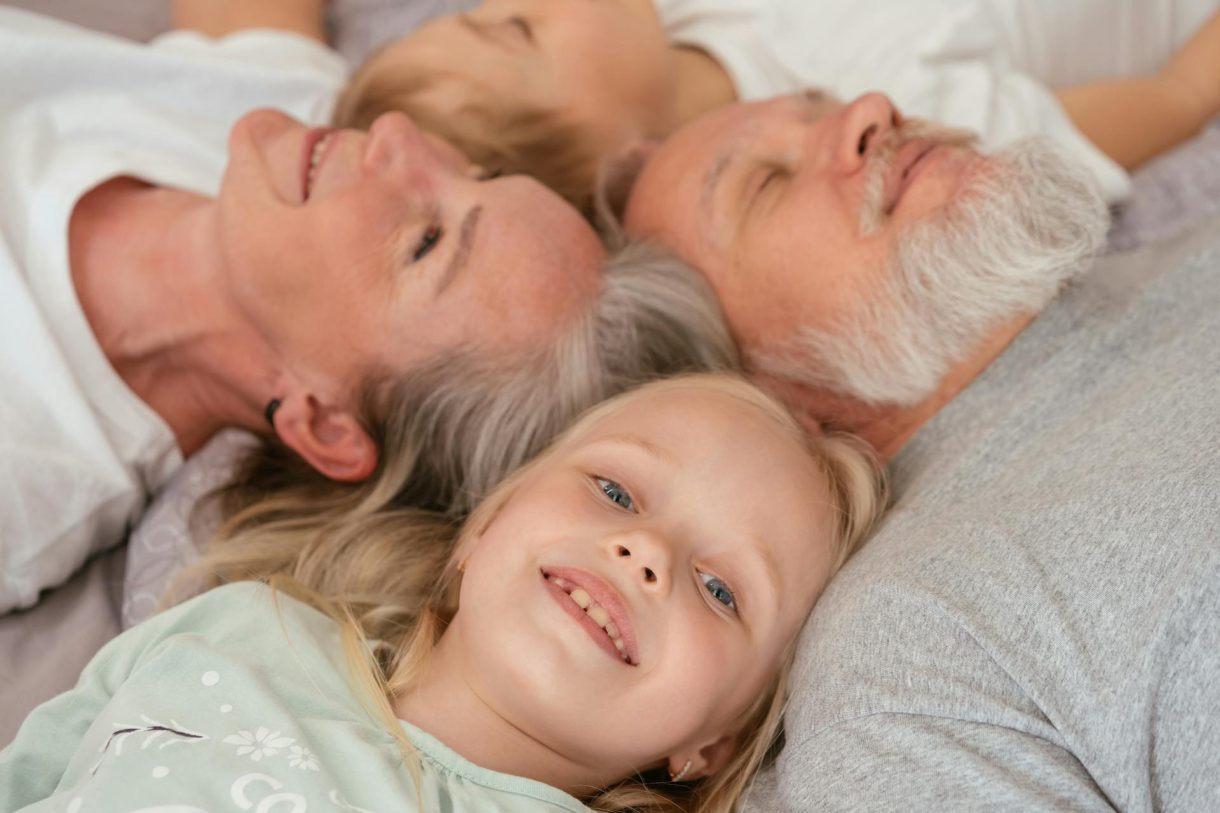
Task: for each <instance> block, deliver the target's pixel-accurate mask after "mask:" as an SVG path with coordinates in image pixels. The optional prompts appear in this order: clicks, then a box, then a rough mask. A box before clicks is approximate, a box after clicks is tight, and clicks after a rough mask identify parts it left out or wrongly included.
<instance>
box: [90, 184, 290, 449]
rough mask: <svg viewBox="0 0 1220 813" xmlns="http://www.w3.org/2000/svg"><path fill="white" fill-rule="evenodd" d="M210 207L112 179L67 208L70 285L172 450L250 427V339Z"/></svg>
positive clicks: (254, 370)
mask: <svg viewBox="0 0 1220 813" xmlns="http://www.w3.org/2000/svg"><path fill="white" fill-rule="evenodd" d="M215 236H216V228H215V202H214V201H213V200H212V199H209V198H205V197H202V196H199V195H194V194H191V193H188V192H183V191H180V190H172V189H164V188H159V187H152V186H148V185H146V184H143V183H140V182H138V181H136V180H134V179H131V178H118V179H114V180H112V181H108V182H107V183H104V184H102V185H101V186H99V187H97V188H95V189H93V190H92V191H90V192H89V193H87V194H86V195H85V196H84V197H82V198H81V200H80V201H79V202H78V204H77V206H76V208H75V209H74V210H73V214H72V219H71V222H70V227H69V233H68V240H69V250H70V258H71V260H70V262H71V270H72V280H73V284H74V285H75V287H76V294H77V298H78V299H79V301H80V303H81V307H82V309H83V310H84V313H85V317H86V319H87V320H88V322H89V325H90V327H91V328H92V329H93V333H94V335H95V337H96V338H97V341H98V344H99V345H100V347H101V348H102V352H103V353H104V354H105V355H106V358H107V360H108V361H109V362H110V364H111V366H113V367H114V369H115V371H116V372H117V373H118V374H119V376H120V377H121V378H122V379H123V381H124V382H125V383H126V384H127V385H128V386H129V387H130V388H131V389H132V391H133V392H135V394H136V395H137V396H139V397H140V398H141V399H142V400H143V401H144V402H145V403H147V404H148V405H149V406H150V407H151V408H152V409H153V410H154V411H155V412H157V413H158V414H159V415H160V416H161V417H162V418H163V419H164V420H165V421H166V423H168V424H169V426H170V429H171V430H172V431H173V432H174V435H175V437H176V438H177V441H178V445H179V447H180V448H181V449H182V451H183V453H184V454H190V453H191V452H193V451H195V450H196V449H197V448H198V447H199V446H201V445H202V444H203V443H204V442H206V441H207V440H208V438H210V437H211V436H212V434H214V433H215V432H216V431H217V430H218V429H220V428H222V427H224V426H227V425H244V426H248V427H251V428H256V427H258V426H259V420H258V416H259V407H260V399H259V397H258V394H259V393H260V392H261V391H262V390H265V389H267V387H268V384H269V382H268V381H267V380H266V379H267V377H268V374H267V372H265V371H266V370H269V369H271V368H270V367H269V365H267V364H266V354H265V353H263V352H260V350H261V349H262V346H263V345H262V342H261V341H259V340H257V338H256V336H255V335H254V333H253V331H252V330H251V329H250V327H249V326H248V325H247V324H246V323H245V322H244V320H242V319H241V318H240V317H239V315H238V314H239V311H238V309H237V308H235V307H234V305H233V303H232V302H231V301H230V299H229V297H228V295H227V287H226V286H225V284H224V282H225V280H224V277H223V274H222V273H221V270H222V267H223V266H222V264H221V259H220V257H219V256H218V250H217V241H216V239H215Z"/></svg>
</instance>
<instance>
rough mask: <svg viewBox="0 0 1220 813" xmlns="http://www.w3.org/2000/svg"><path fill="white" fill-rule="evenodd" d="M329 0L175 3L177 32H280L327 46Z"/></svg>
mask: <svg viewBox="0 0 1220 813" xmlns="http://www.w3.org/2000/svg"><path fill="white" fill-rule="evenodd" d="M327 1H328V0H174V4H173V24H174V28H187V29H190V30H192V31H198V32H200V33H201V34H207V35H208V36H210V37H223V36H224V35H225V34H232V33H233V32H234V31H241V30H242V29H245V28H278V29H281V30H284V31H293V32H295V33H297V34H304V35H305V36H307V37H310V38H312V39H315V40H317V41H318V42H321V43H323V44H326V42H327V40H326V26H325V20H324V16H325V15H324V12H325V10H326V5H327Z"/></svg>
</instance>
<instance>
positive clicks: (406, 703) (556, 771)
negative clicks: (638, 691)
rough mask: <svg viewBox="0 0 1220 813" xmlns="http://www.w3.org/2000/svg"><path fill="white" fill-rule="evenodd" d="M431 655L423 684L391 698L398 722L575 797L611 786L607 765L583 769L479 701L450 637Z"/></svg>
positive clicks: (505, 770)
mask: <svg viewBox="0 0 1220 813" xmlns="http://www.w3.org/2000/svg"><path fill="white" fill-rule="evenodd" d="M452 629H453V628H452V627H450V629H449V630H447V631H446V633H445V637H444V638H442V640H441V641H440V642H439V643H438V645H437V647H436V649H434V650H433V652H432V655H431V657H430V658H429V661H428V663H427V665H426V667H425V672H424V674H423V676H422V678H421V679H420V681H419V682H418V683H417V684H416V685H415V686H414V687H412V688H411V689H410V691H409V692H407V693H406V694H404V695H402V696H400V697H397V698H394V699H392V701H391V702H392V704H393V707H394V713H395V715H397V716H398V718H399V719H402V720H406V721H407V722H409V723H411V724H412V725H414V726H417V727H418V728H420V729H423V730H424V731H426V732H428V733H429V734H431V735H432V736H433V737H436V738H437V739H438V740H440V741H441V742H442V743H444V744H445V745H446V746H447V747H449V748H452V749H453V750H454V751H456V752H457V753H458V754H460V755H461V756H462V757H464V758H465V759H468V760H470V761H471V762H473V763H474V764H476V765H478V766H480V767H482V768H487V769H488V770H492V771H498V772H500V773H506V774H511V775H513V776H524V777H527V778H530V779H534V780H537V781H539V782H543V783H545V784H548V785H551V786H552V787H556V788H561V789H563V790H565V791H566V792H568V793H570V794H572V795H573V796H577V797H579V796H582V795H587V794H588V791H589V789H590V788H593V787H599V786H602V785H605V784H608V783H609V782H610V781H611V780H612V777H607V776H598V773H599V772H600V771H603V770H608V769H609V766H597V767H596V768H591V767H588V766H581V765H579V764H577V763H575V762H573V761H572V760H570V759H568V758H567V757H565V756H564V755H563V754H560V753H558V752H557V751H555V750H554V749H552V748H550V747H548V746H547V745H546V744H545V743H543V742H541V741H539V740H538V739H536V738H535V737H533V736H531V735H530V734H529V733H528V732H526V731H523V730H522V729H520V728H518V727H517V726H515V725H513V724H512V722H511V721H509V720H507V719H505V718H504V717H503V716H501V715H500V714H499V713H498V712H497V711H496V710H495V709H494V708H492V707H491V706H490V705H489V704H488V703H487V702H485V701H484V699H483V698H482V697H481V696H480V693H479V692H478V690H477V689H476V688H475V687H473V686H471V685H470V683H469V682H468V681H467V679H466V676H465V672H464V670H463V669H462V667H461V665H460V663H459V662H458V659H457V658H455V657H454V655H453V654H452V653H453V649H454V647H451V646H446V644H450V643H452V638H451V637H450V633H451V632H452Z"/></svg>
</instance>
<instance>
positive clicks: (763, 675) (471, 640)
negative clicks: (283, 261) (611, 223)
mask: <svg viewBox="0 0 1220 813" xmlns="http://www.w3.org/2000/svg"><path fill="white" fill-rule="evenodd" d="M882 501H883V497H882V489H881V485H880V480H879V476H878V473H877V468H876V467H875V465H874V463H873V461H872V458H871V456H870V455H869V454H868V453H867V452H866V451H864V450H863V449H862V447H861V446H860V445H859V444H858V443H857V442H856V441H854V440H852V439H850V438H846V437H842V436H837V435H830V436H819V437H816V438H807V437H806V436H804V435H803V434H802V432H801V430H800V429H799V428H798V426H797V425H796V423H795V422H794V421H793V420H792V418H791V417H790V416H789V415H788V414H787V413H786V412H785V411H784V410H783V408H782V407H780V406H779V405H778V404H777V403H776V402H774V401H773V400H772V399H770V398H769V397H767V396H765V395H763V394H762V393H761V392H760V391H759V390H757V389H756V388H754V387H753V386H751V385H748V384H745V383H743V382H742V381H740V380H738V379H735V378H729V377H723V376H703V377H690V378H684V379H675V380H671V381H668V382H662V383H658V384H653V385H649V386H646V387H643V388H641V389H638V390H636V391H633V392H631V393H629V394H627V395H625V396H621V397H619V398H617V399H615V400H613V401H610V402H608V403H607V404H605V405H603V406H601V407H599V408H597V409H595V410H594V411H593V412H592V413H590V414H589V415H588V416H586V417H585V418H584V419H582V420H581V421H580V422H579V423H578V424H577V425H576V426H575V427H574V428H572V429H571V430H570V431H569V432H568V433H566V434H565V435H564V436H563V437H562V438H561V439H560V440H558V441H557V442H556V443H555V444H553V445H552V446H551V447H550V449H549V450H548V451H546V452H545V453H544V454H543V455H541V456H540V457H539V458H537V459H536V460H535V461H533V462H532V463H530V464H527V465H526V466H525V467H524V468H522V469H521V470H519V471H518V472H517V473H515V474H514V475H512V476H511V477H510V478H509V479H508V480H507V481H505V482H504V483H503V484H502V485H501V486H499V487H498V488H497V489H496V490H495V491H494V492H493V493H492V495H491V496H490V497H488V498H487V499H486V500H485V501H484V502H483V503H482V504H481V505H480V506H479V508H478V509H477V510H476V511H475V513H474V514H473V515H472V517H471V518H470V520H469V521H468V522H467V523H466V524H465V526H464V527H463V528H462V529H461V531H460V532H458V531H456V530H455V529H453V528H452V527H451V526H450V525H448V524H447V523H446V522H445V521H443V520H441V519H440V518H437V517H430V516H429V515H427V514H424V513H420V512H413V513H409V514H401V515H397V516H389V517H387V518H386V521H385V523H384V524H383V525H381V526H379V527H378V526H373V525H368V526H366V530H367V534H366V537H365V538H364V539H363V540H362V541H361V542H360V543H359V544H356V545H349V546H347V547H346V548H343V549H337V550H328V551H326V552H325V556H326V557H327V560H326V561H325V563H324V564H322V565H320V566H319V568H318V569H316V570H314V571H313V574H312V575H311V574H310V573H309V572H303V573H301V574H298V576H299V577H298V578H297V579H287V578H282V577H281V578H277V579H275V580H274V587H278V588H280V590H279V592H272V591H271V590H268V588H267V587H265V586H262V585H258V584H254V583H247V584H244V585H229V586H226V587H223V588H220V589H218V590H214V591H211V592H209V593H207V594H205V595H203V596H201V597H200V598H197V599H194V600H192V601H190V602H187V603H186V604H183V605H181V606H179V607H177V608H174V609H173V610H170V611H168V612H166V613H163V614H162V615H160V616H158V617H156V618H154V619H153V620H152V621H150V622H147V623H145V624H144V625H141V626H139V627H136V628H135V629H133V630H132V631H130V632H129V633H127V634H126V635H124V636H123V637H121V638H120V639H118V640H116V641H115V642H114V643H112V644H111V645H110V646H109V647H107V649H106V650H104V651H103V652H102V653H101V654H100V655H99V656H98V658H97V659H95V661H94V662H93V663H92V664H91V665H90V667H89V668H88V669H87V670H86V673H85V675H84V677H83V678H82V681H81V684H80V685H79V686H78V687H77V689H75V690H74V691H73V692H70V693H68V694H67V695H64V696H61V697H60V698H58V699H56V700H54V701H52V702H51V703H48V704H46V705H45V706H43V707H41V708H40V709H38V710H37V711H35V712H34V714H32V715H31V716H30V718H29V719H28V720H27V722H26V724H25V725H24V726H23V728H22V731H21V732H20V734H19V735H18V738H17V740H16V741H15V742H14V744H13V745H12V746H10V747H9V748H8V749H6V750H5V751H4V752H3V753H2V754H0V807H3V808H4V809H6V810H10V809H27V806H28V809H30V810H42V809H57V810H58V809H67V810H84V809H89V808H90V807H93V806H96V805H98V804H100V805H101V806H102V807H105V808H107V809H114V808H115V807H116V806H118V807H122V806H123V805H128V806H139V805H144V806H149V805H157V804H160V805H178V806H179V807H178V808H176V809H182V810H187V809H200V808H205V809H212V808H213V807H224V808H225V809H228V808H230V807H233V806H236V808H237V809H244V810H260V811H268V812H269V811H277V813H278V811H281V810H285V811H287V810H292V811H297V812H298V813H304V811H306V810H309V809H313V808H314V807H315V806H321V807H325V808H326V809H340V810H348V811H364V810H390V809H394V810H402V809H421V810H435V809H453V810H458V811H462V810H482V809H499V810H505V811H516V810H521V811H524V810H568V811H579V810H585V809H594V810H603V811H618V810H627V809H632V810H642V811H648V810H657V811H660V810H673V809H680V810H686V811H726V812H727V811H730V810H732V809H733V806H734V804H735V802H736V800H737V799H738V797H739V796H740V794H741V792H742V790H743V789H744V787H745V785H746V783H747V782H748V781H749V779H750V777H751V776H752V775H753V773H754V772H755V771H756V770H757V768H758V767H759V765H760V764H761V763H762V762H763V760H764V758H765V755H766V753H767V751H768V748H769V747H770V746H771V745H772V744H773V742H774V740H775V736H776V733H777V731H778V727H779V720H780V711H781V709H782V706H783V701H784V687H785V680H786V675H787V671H788V669H789V665H790V663H791V657H792V649H793V644H794V640H795V637H796V633H797V632H798V630H799V628H800V625H801V623H802V621H803V619H804V617H805V615H806V614H807V613H808V611H809V609H810V607H811V606H812V604H813V601H814V599H815V598H816V596H817V595H818V593H820V592H821V590H822V588H823V586H824V585H825V583H826V581H827V579H829V577H830V576H831V574H832V573H833V572H834V570H836V569H837V568H838V567H839V566H840V565H841V563H842V561H843V560H844V559H845V558H846V557H847V556H848V555H849V554H850V552H851V551H852V549H853V548H854V547H855V546H856V545H857V544H858V543H859V542H860V540H861V539H862V538H863V536H864V535H865V534H866V533H867V531H868V530H869V528H870V527H871V525H872V524H873V522H874V520H875V518H876V516H877V514H878V513H879V511H880V509H881V506H882ZM425 550H426V551H429V552H430V553H428V554H423V553H420V551H425ZM406 551H414V553H410V554H407V553H406ZM423 555H431V556H433V557H434V559H435V561H436V562H438V563H442V564H441V565H440V573H441V575H440V577H439V578H437V576H436V572H435V571H433V573H432V574H431V577H430V578H429V576H428V574H427V572H426V570H425V569H420V568H418V567H413V566H411V565H412V559H413V558H415V559H417V558H418V557H419V556H423ZM404 556H407V559H406V560H404V559H403V557H404ZM404 561H405V562H406V565H407V566H405V567H400V563H402V562H404ZM323 568H324V569H325V572H324V573H323V572H322V569H323ZM285 594H288V595H285ZM289 595H291V596H295V598H289V597H288V596H289ZM420 596H422V597H423V598H422V599H421V598H420ZM317 610H322V612H321V613H320V612H318V611H317ZM337 621H338V622H339V623H336V622H337ZM368 642H372V643H368ZM353 684H354V688H355V691H354V692H353V691H352V689H353ZM91 800H92V801H91ZM413 805H414V806H416V807H413ZM446 806H448V807H446ZM675 806H676V807H675Z"/></svg>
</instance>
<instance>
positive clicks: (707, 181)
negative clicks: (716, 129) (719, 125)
mask: <svg viewBox="0 0 1220 813" xmlns="http://www.w3.org/2000/svg"><path fill="white" fill-rule="evenodd" d="M740 154H741V149H740V146H739V145H738V144H737V143H736V142H734V143H731V144H729V145H728V146H727V147H725V148H724V149H723V150H722V151H721V152H720V154H719V155H717V156H716V160H715V161H714V162H713V163H712V168H711V169H709V170H708V171H707V175H706V176H704V178H703V191H702V193H701V194H700V196H699V208H700V209H701V210H702V213H703V217H704V219H705V220H706V221H707V222H711V223H715V222H716V221H715V216H716V201H717V199H718V197H719V192H720V183H721V181H723V180H724V177H725V175H726V174H727V172H728V169H729V167H731V166H732V165H733V161H734V160H735V159H736V158H737V156H739V155H740Z"/></svg>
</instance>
